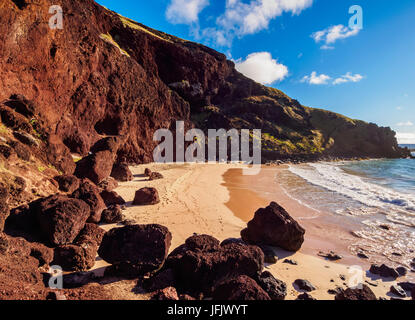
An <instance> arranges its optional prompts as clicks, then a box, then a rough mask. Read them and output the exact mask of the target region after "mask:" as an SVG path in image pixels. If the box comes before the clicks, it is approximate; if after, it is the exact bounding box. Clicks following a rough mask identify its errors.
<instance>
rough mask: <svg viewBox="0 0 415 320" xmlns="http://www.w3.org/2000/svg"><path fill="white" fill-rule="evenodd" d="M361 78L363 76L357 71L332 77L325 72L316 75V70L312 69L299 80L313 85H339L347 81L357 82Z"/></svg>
mask: <svg viewBox="0 0 415 320" xmlns="http://www.w3.org/2000/svg"><path fill="white" fill-rule="evenodd" d="M362 79H363V76H362V75H360V74H358V73H356V74H352V73H351V72H348V73H346V74H345V75H343V76H340V77H338V78H334V79H333V78H332V77H330V76H329V75H326V74H320V75H318V73H317V72H316V71H313V72H312V73H311V75H309V76H305V77H303V79H301V82H306V83H308V84H314V85H323V84H333V85H339V84H343V83H347V82H359V81H361V80H362Z"/></svg>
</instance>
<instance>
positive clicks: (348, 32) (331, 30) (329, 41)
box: [311, 24, 360, 50]
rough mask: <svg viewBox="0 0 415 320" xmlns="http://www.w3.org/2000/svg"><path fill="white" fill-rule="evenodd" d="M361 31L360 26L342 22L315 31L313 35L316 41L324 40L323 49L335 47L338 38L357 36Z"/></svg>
mask: <svg viewBox="0 0 415 320" xmlns="http://www.w3.org/2000/svg"><path fill="white" fill-rule="evenodd" d="M359 32H360V29H358V28H353V29H352V28H349V27H345V26H344V25H342V24H339V25H336V26H331V27H328V28H326V29H324V30H321V31H317V32H314V33H313V34H312V35H311V37H312V38H313V39H314V41H315V42H316V43H320V42H323V43H324V44H323V45H322V46H321V49H323V50H327V49H334V47H333V45H334V44H335V43H336V41H337V40H340V39H346V38H349V37H353V36H356V35H357V34H358V33H359Z"/></svg>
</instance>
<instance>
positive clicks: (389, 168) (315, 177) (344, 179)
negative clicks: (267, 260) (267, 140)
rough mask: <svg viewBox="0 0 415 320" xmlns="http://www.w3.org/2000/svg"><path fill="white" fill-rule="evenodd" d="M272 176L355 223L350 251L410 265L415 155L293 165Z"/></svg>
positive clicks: (414, 237)
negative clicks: (361, 250) (353, 238)
mask: <svg viewBox="0 0 415 320" xmlns="http://www.w3.org/2000/svg"><path fill="white" fill-rule="evenodd" d="M413 147H414V148H415V146H413ZM414 155H415V154H414ZM278 179H280V181H281V182H282V185H284V187H285V188H286V191H287V193H288V194H289V195H290V196H292V197H293V198H295V199H297V200H299V201H301V202H302V203H304V204H306V205H308V206H310V207H312V208H314V209H316V210H318V211H324V212H328V213H331V214H333V215H336V216H344V217H345V218H346V219H353V221H354V222H357V223H358V224H359V225H361V228H360V230H356V231H354V235H355V236H356V239H359V241H356V245H355V247H353V246H352V248H350V249H351V251H356V252H357V251H359V250H360V249H362V248H363V249H365V250H366V251H367V252H369V253H372V254H373V255H376V256H378V257H379V256H381V257H384V258H385V259H388V260H391V261H392V262H395V263H396V264H399V265H404V266H407V267H408V268H410V261H411V260H412V259H413V258H414V257H415V159H396V160H389V159H380V160H368V161H343V162H320V163H309V164H302V165H294V166H291V167H290V168H289V170H288V171H287V172H285V173H284V174H281V175H280V176H279V177H278Z"/></svg>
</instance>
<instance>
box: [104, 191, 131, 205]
mask: <svg viewBox="0 0 415 320" xmlns="http://www.w3.org/2000/svg"><path fill="white" fill-rule="evenodd" d="M100 195H101V198H102V199H103V200H104V203H105V205H106V206H112V205H116V204H118V205H120V206H122V205H124V204H125V200H124V199H123V198H122V197H121V196H120V195H119V194H118V193H116V192H115V191H106V190H103V191H101V193H100Z"/></svg>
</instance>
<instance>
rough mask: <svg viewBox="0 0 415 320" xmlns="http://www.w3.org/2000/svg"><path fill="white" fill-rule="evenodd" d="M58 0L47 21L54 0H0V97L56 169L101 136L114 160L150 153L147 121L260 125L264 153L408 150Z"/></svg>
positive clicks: (90, 8) (377, 132) (211, 54)
mask: <svg viewBox="0 0 415 320" xmlns="http://www.w3.org/2000/svg"><path fill="white" fill-rule="evenodd" d="M60 3H61V6H62V8H63V16H64V24H63V30H59V29H55V30H52V29H50V28H49V25H48V21H49V19H50V17H51V16H52V15H51V14H49V7H50V6H51V5H54V4H55V3H54V1H50V0H2V1H1V3H0V88H1V90H0V102H2V106H3V107H8V108H10V109H11V110H12V111H14V112H17V113H18V115H14V117H20V116H22V117H24V118H26V119H27V120H28V121H29V122H30V124H32V125H33V124H36V128H34V129H35V130H36V131H37V132H41V133H42V141H41V144H42V146H43V145H44V150H45V152H44V154H45V156H46V157H47V160H48V161H49V162H50V163H51V164H52V165H54V166H55V167H56V168H58V169H59V170H61V171H64V172H69V173H71V172H73V171H74V164H73V163H71V162H72V159H71V157H70V153H72V154H73V153H76V154H79V155H81V156H85V155H87V154H88V152H89V151H90V150H91V147H92V146H93V145H94V144H95V143H96V142H97V141H98V140H100V139H102V138H103V137H108V136H117V137H118V139H119V141H120V144H119V145H120V147H119V149H118V152H117V155H118V159H119V160H127V161H128V162H131V163H142V162H149V161H151V160H152V152H153V149H154V147H155V143H154V142H153V139H152V138H153V133H154V131H155V130H157V129H159V128H172V127H174V123H175V121H176V120H184V121H186V122H187V125H188V126H192V125H193V124H195V125H196V126H198V127H201V128H202V129H206V128H231V127H233V128H238V129H241V128H251V129H253V128H260V129H262V131H263V133H264V135H263V138H264V141H263V149H264V150H263V153H264V157H265V158H266V159H277V158H279V157H288V156H293V155H294V156H295V155H301V156H313V157H314V156H315V157H319V156H321V155H334V156H373V157H384V156H386V157H399V156H402V155H406V153H404V152H403V151H402V150H400V149H399V148H398V146H397V143H396V139H395V134H394V132H393V131H391V130H390V129H388V128H381V129H379V128H378V127H377V126H375V125H369V124H366V123H364V122H361V121H355V120H351V119H347V118H345V117H342V116H339V115H336V114H334V113H330V112H324V113H323V112H321V111H319V110H315V109H311V108H306V107H303V106H302V105H300V104H299V103H298V102H297V101H296V100H293V99H291V98H289V97H287V96H286V95H285V94H283V93H282V92H280V91H279V90H276V89H272V88H267V87H264V86H262V85H260V84H258V83H255V82H254V81H252V80H250V79H247V78H246V77H244V76H243V75H241V74H240V73H238V72H237V71H236V70H235V68H234V64H233V62H230V61H228V60H227V59H226V57H225V55H223V54H220V53H218V52H216V51H214V50H212V49H210V48H207V47H205V46H202V45H199V44H196V43H192V42H189V41H185V40H182V39H179V38H176V37H174V36H170V35H167V34H165V33H162V32H159V31H155V30H152V29H150V28H148V27H145V26H143V25H141V24H139V23H136V22H134V21H132V20H129V19H127V18H124V17H121V16H120V15H118V14H116V13H114V12H112V11H109V10H107V9H105V8H103V7H101V6H99V5H98V4H96V3H95V2H94V1H92V0H84V1H74V0H62V1H60ZM8 111H10V110H8ZM6 118H7V116H5V117H4V119H6ZM4 119H3V118H2V122H3V123H4V122H5V120H4ZM6 120H7V119H6ZM372 137H373V138H374V139H373V141H372V140H371V139H372Z"/></svg>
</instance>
